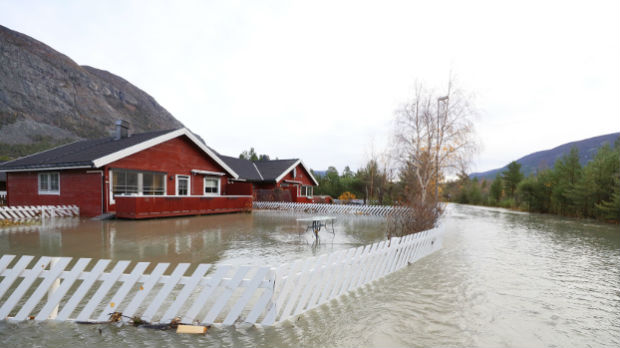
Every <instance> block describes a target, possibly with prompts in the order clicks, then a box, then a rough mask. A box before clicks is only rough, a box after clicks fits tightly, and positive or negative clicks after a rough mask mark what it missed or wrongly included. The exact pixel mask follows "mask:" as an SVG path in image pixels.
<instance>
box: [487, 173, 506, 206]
mask: <svg viewBox="0 0 620 348" xmlns="http://www.w3.org/2000/svg"><path fill="white" fill-rule="evenodd" d="M502 187H503V184H502V177H501V176H500V175H499V174H497V175H496V176H495V180H493V183H492V184H491V188H490V189H489V190H490V195H489V203H491V205H497V204H498V203H499V202H500V201H501V200H502Z"/></svg>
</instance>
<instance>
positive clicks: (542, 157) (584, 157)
mask: <svg viewBox="0 0 620 348" xmlns="http://www.w3.org/2000/svg"><path fill="white" fill-rule="evenodd" d="M618 137H620V133H611V134H606V135H601V136H598V137H593V138H588V139H584V140H579V141H573V142H570V143H566V144H562V145H560V146H557V147H554V148H553V149H550V150H545V151H539V152H534V153H531V154H529V155H527V156H524V157H521V158H519V159H518V160H516V162H517V163H520V164H521V172H522V173H523V174H524V175H525V176H528V175H530V174H533V173H536V170H538V169H544V168H551V167H553V165H554V163H555V161H557V160H558V159H560V158H561V157H562V156H564V155H566V154H568V153H569V152H570V150H571V149H572V148H573V147H576V148H577V150H579V162H580V163H581V165H582V166H583V165H585V164H586V163H588V162H589V161H590V160H591V159H593V158H594V156H596V152H597V151H598V149H599V148H600V147H601V146H603V144H605V143H607V144H609V145H610V146H613V145H614V142H615V141H616V139H618ZM507 168H508V164H506V165H505V166H504V167H502V168H498V169H493V170H489V171H486V172H481V173H473V174H471V175H470V177H471V178H479V179H483V178H484V179H491V180H492V179H495V176H496V175H497V174H498V173H501V172H503V171H505V170H506V169H507Z"/></svg>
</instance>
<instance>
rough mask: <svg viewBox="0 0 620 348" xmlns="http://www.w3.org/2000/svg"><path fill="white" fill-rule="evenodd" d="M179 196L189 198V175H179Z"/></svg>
mask: <svg viewBox="0 0 620 348" xmlns="http://www.w3.org/2000/svg"><path fill="white" fill-rule="evenodd" d="M176 191H177V196H189V175H177V190H176Z"/></svg>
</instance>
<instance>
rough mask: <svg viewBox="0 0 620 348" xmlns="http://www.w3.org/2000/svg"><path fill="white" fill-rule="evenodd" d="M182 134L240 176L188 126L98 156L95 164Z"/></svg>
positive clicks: (96, 165)
mask: <svg viewBox="0 0 620 348" xmlns="http://www.w3.org/2000/svg"><path fill="white" fill-rule="evenodd" d="M181 135H185V136H186V137H188V138H189V139H190V140H191V141H192V142H194V144H196V146H198V147H199V148H200V149H201V150H202V151H203V152H204V153H206V154H207V155H208V156H209V157H211V158H212V159H213V160H214V161H215V162H216V163H217V164H219V165H220V166H221V167H222V168H224V170H225V171H226V172H228V174H230V175H231V176H232V177H233V178H235V179H237V178H239V175H238V174H237V173H235V171H234V170H232V169H231V168H230V167H229V166H227V165H226V163H224V161H222V159H220V158H219V156H217V155H216V154H215V153H214V152H213V151H211V150H210V149H209V148H208V147H207V146H205V144H203V143H202V142H201V141H200V140H198V138H197V137H196V136H195V135H194V134H192V132H190V131H189V130H188V129H187V128H180V129H177V130H174V131H170V132H168V133H166V134H163V135H160V136H158V137H155V138H152V139H149V140H146V141H143V142H141V143H139V144H136V145H133V146H130V147H128V148H125V149H123V150H120V151H117V152H114V153H111V154H109V155H106V156H103V157H100V158H97V159H95V160H94V161H93V165H94V167H95V168H100V167H103V166H105V165H106V164H110V163H112V162H115V161H118V160H119V159H121V158H125V157H127V156H131V155H133V154H134V153H137V152H140V151H142V150H146V149H148V148H150V147H153V146H155V145H159V144H161V143H163V142H166V141H168V140H170V139H174V138H177V137H179V136H181Z"/></svg>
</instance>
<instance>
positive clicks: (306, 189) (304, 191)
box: [300, 186, 313, 198]
mask: <svg viewBox="0 0 620 348" xmlns="http://www.w3.org/2000/svg"><path fill="white" fill-rule="evenodd" d="M312 191H313V187H312V186H302V187H301V192H300V196H306V197H308V198H310V197H312Z"/></svg>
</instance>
